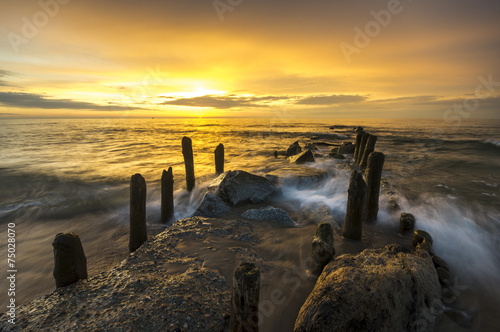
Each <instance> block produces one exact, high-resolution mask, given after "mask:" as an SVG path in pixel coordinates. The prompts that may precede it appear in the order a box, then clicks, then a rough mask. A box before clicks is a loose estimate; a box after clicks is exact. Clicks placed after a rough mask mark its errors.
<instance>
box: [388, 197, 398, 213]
mask: <svg viewBox="0 0 500 332" xmlns="http://www.w3.org/2000/svg"><path fill="white" fill-rule="evenodd" d="M387 204H388V207H389V210H390V211H392V212H397V211H400V210H401V207H400V206H399V204H398V201H397V200H396V198H395V197H391V198H389V200H388V201H387Z"/></svg>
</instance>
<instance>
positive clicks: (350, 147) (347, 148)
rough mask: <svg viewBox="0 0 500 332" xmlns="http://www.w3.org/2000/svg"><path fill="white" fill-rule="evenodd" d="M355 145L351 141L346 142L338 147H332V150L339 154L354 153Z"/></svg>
mask: <svg viewBox="0 0 500 332" xmlns="http://www.w3.org/2000/svg"><path fill="white" fill-rule="evenodd" d="M354 148H355V145H354V144H352V143H351V142H344V143H342V145H341V146H339V147H338V148H336V149H332V152H335V153H337V154H353V153H354Z"/></svg>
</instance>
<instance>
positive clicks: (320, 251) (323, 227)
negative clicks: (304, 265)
mask: <svg viewBox="0 0 500 332" xmlns="http://www.w3.org/2000/svg"><path fill="white" fill-rule="evenodd" d="M334 255H335V247H334V245H333V229H332V225H331V224H329V223H321V224H319V225H318V228H317V229H316V236H315V237H314V238H313V242H312V258H313V267H312V272H313V273H314V274H316V275H320V274H321V272H322V271H323V269H324V268H325V266H326V264H328V262H330V261H331V260H332V258H333V256H334Z"/></svg>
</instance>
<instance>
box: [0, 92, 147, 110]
mask: <svg viewBox="0 0 500 332" xmlns="http://www.w3.org/2000/svg"><path fill="white" fill-rule="evenodd" d="M0 104H1V105H4V106H10V107H18V108H40V109H74V110H95V111H97V110H98V111H102V110H106V111H124V110H130V109H138V108H136V107H124V106H113V105H109V106H103V105H98V104H94V103H89V102H85V101H74V100H71V99H50V98H47V97H45V96H43V95H38V94H34V93H23V92H0Z"/></svg>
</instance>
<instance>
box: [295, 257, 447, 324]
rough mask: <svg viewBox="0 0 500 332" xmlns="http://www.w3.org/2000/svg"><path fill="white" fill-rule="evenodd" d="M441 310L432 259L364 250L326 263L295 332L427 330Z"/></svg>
mask: <svg viewBox="0 0 500 332" xmlns="http://www.w3.org/2000/svg"><path fill="white" fill-rule="evenodd" d="M441 308H442V303H441V287H440V285H439V280H438V278H437V273H436V270H435V269H434V266H433V265H432V261H431V259H430V257H429V258H421V257H418V256H415V255H412V254H404V253H395V252H392V251H388V250H385V249H367V250H364V251H363V252H361V253H359V254H357V255H353V254H347V255H342V256H339V257H336V258H335V259H334V260H332V261H331V262H330V263H328V265H327V266H326V267H325V268H324V270H323V273H322V274H321V275H320V277H319V278H318V281H317V283H316V285H315V287H314V289H313V291H312V292H311V294H310V295H309V297H308V298H307V300H306V302H305V303H304V305H303V306H302V308H301V309H300V312H299V315H298V317H297V320H296V322H295V329H294V331H296V332H299V331H301V332H302V331H315V332H316V331H320V332H321V331H430V330H432V329H433V326H434V324H435V323H436V321H437V320H438V319H439V316H440V315H441V313H442V311H441Z"/></svg>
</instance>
